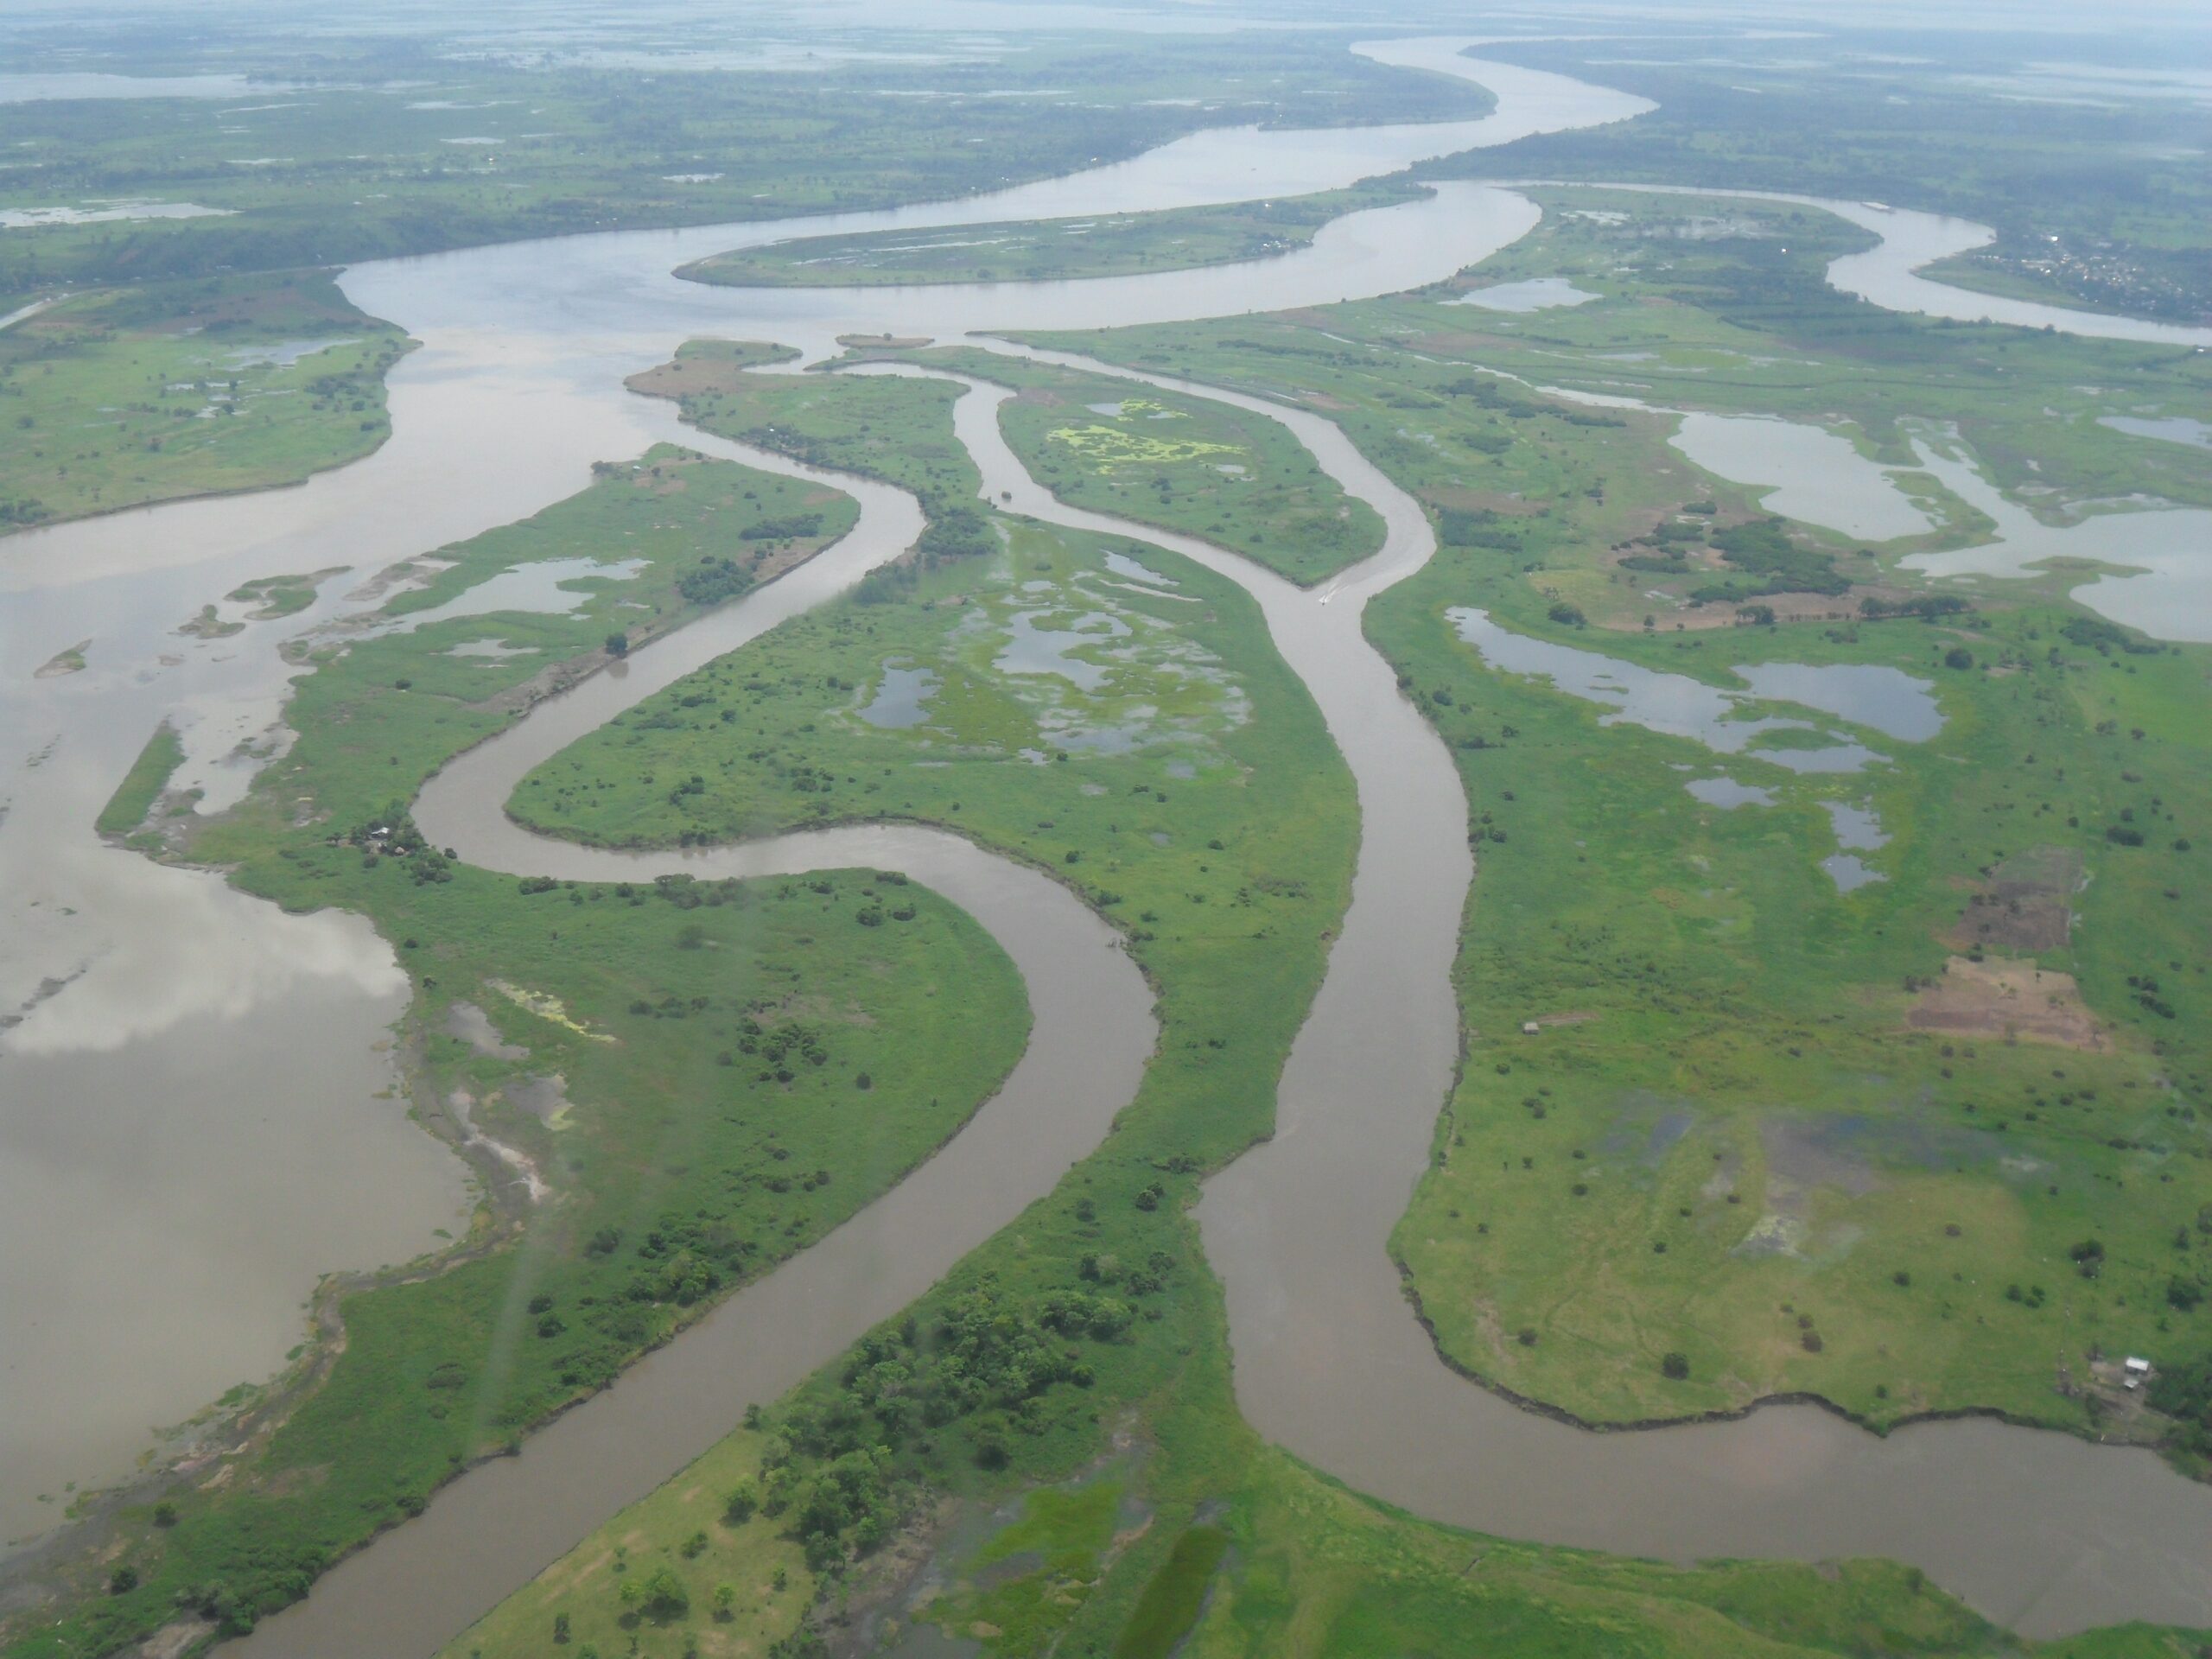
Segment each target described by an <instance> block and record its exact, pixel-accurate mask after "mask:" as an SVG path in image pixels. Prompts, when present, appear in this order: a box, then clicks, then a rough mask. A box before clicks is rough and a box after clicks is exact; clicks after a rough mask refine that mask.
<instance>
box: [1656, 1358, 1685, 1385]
mask: <svg viewBox="0 0 2212 1659" xmlns="http://www.w3.org/2000/svg"><path fill="white" fill-rule="evenodd" d="M1659 1369H1660V1370H1661V1371H1662V1373H1663V1374H1665V1375H1666V1376H1669V1377H1671V1378H1672V1379H1673V1380H1674V1381H1675V1382H1677V1383H1680V1382H1681V1380H1682V1379H1683V1378H1685V1377H1687V1376H1688V1375H1689V1374H1690V1361H1689V1356H1688V1355H1687V1354H1669V1355H1668V1356H1667V1357H1665V1358H1664V1359H1662V1360H1661V1361H1660V1362H1659Z"/></svg>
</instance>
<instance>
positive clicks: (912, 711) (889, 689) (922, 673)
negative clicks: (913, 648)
mask: <svg viewBox="0 0 2212 1659" xmlns="http://www.w3.org/2000/svg"><path fill="white" fill-rule="evenodd" d="M937 686H938V679H937V676H936V675H934V674H932V673H931V672H930V671H929V670H927V669H926V668H912V667H908V668H899V667H894V666H893V665H892V664H888V663H887V664H884V667H883V683H882V684H881V685H880V686H879V687H877V688H876V693H875V696H874V697H873V698H871V699H870V700H869V702H868V706H867V707H866V708H864V709H861V719H862V720H864V721H868V724H869V725H871V726H882V727H887V728H893V729H897V728H903V727H907V726H918V725H920V724H921V723H922V721H925V719H927V718H928V717H929V709H928V704H929V700H930V699H931V697H933V696H936V695H937Z"/></svg>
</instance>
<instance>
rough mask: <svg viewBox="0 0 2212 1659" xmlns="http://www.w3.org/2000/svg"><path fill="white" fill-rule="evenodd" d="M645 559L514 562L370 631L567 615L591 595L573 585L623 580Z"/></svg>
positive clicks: (637, 570) (403, 630)
mask: <svg viewBox="0 0 2212 1659" xmlns="http://www.w3.org/2000/svg"><path fill="white" fill-rule="evenodd" d="M647 563H649V561H647V560H645V559H609V560H607V561H606V562H605V563H601V561H600V560H598V559H594V558H574V559H541V560H539V561H537V563H534V564H518V565H516V566H515V567H514V568H513V569H509V570H502V571H500V572H499V575H496V576H493V577H492V578H491V579H490V580H489V581H487V582H478V583H477V584H476V585H475V586H474V587H473V588H468V589H467V591H465V592H463V593H460V594H455V595H454V597H453V598H451V599H449V600H448V601H446V602H445V603H444V604H442V605H436V606H433V607H431V608H429V610H423V611H410V612H408V613H405V614H404V615H403V616H400V617H397V618H396V619H395V620H392V621H390V622H385V623H379V624H378V626H377V627H376V629H375V630H374V631H375V632H378V633H380V634H383V633H412V632H415V630H416V629H417V628H420V627H427V626H429V624H431V623H433V622H450V621H452V620H454V618H455V617H461V616H492V615H496V614H497V613H499V612H501V611H537V612H545V613H551V614H554V615H558V616H567V615H569V614H571V613H573V612H574V611H575V608H576V607H578V606H579V605H582V603H583V602H584V601H586V600H588V599H589V598H590V597H591V593H590V591H589V590H588V589H587V588H579V587H576V586H575V583H577V582H582V581H585V580H586V579H588V578H594V577H595V578H597V579H599V580H601V581H603V582H627V581H628V580H629V579H630V578H631V577H632V576H634V575H637V574H638V572H639V571H640V570H642V569H645V566H646V564H647ZM456 654H460V653H458V652H457V653H456ZM468 654H470V655H484V654H486V653H483V652H470V653H468Z"/></svg>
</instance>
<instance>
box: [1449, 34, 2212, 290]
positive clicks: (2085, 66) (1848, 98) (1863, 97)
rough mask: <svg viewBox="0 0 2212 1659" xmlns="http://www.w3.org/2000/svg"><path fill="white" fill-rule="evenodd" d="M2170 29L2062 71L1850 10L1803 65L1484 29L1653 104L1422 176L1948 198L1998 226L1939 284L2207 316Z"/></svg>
mask: <svg viewBox="0 0 2212 1659" xmlns="http://www.w3.org/2000/svg"><path fill="white" fill-rule="evenodd" d="M1902 40H1903V37H1902V36H1900V35H1897V34H1895V33H1891V32H1888V31H1882V30H1870V29H1855V28H1853V26H1852V25H1851V24H1849V23H1847V22H1845V23H1841V24H1839V25H1838V26H1836V27H1834V29H1832V31H1831V33H1830V35H1829V36H1828V41H1829V47H1830V50H1829V53H1828V54H1824V55H1823V56H1822V58H1821V60H1819V61H1818V62H1817V63H1815V62H1813V61H1809V60H1808V58H1807V56H1806V54H1804V53H1802V51H1801V50H1799V49H1798V48H1797V45H1796V43H1793V42H1789V41H1778V40H1777V41H1768V42H1764V43H1759V42H1751V41H1737V42H1732V43H1731V44H1730V46H1729V48H1728V49H1727V50H1726V52H1723V53H1713V51H1712V50H1711V48H1710V42H1709V41H1707V42H1695V43H1692V42H1687V41H1684V40H1683V39H1682V38H1681V36H1679V35H1677V36H1675V37H1674V38H1671V39H1669V38H1667V36H1666V35H1664V34H1660V35H1655V36H1654V37H1653V38H1652V39H1651V40H1650V41H1646V42H1642V43H1636V44H1630V43H1627V42H1622V41H1605V42H1604V43H1603V44H1601V45H1589V44H1578V43H1574V42H1566V41H1559V42H1541V43H1540V42H1534V41H1530V42H1514V43H1510V44H1508V43H1494V45H1493V47H1485V48H1483V51H1484V54H1489V53H1491V51H1492V50H1493V49H1494V50H1495V52H1496V54H1497V55H1498V56H1501V57H1503V58H1506V59H1509V60H1511V61H1514V62H1518V63H1527V64H1529V65H1532V66H1535V67H1542V68H1548V69H1554V70H1557V71H1560V72H1562V73H1567V74H1572V75H1579V76H1582V77H1585V78H1586V79H1591V80H1595V81H1599V82H1601V83H1603V84H1604V85H1606V86H1618V87H1621V88H1623V89H1624V90H1627V91H1630V92H1639V93H1641V94H1643V96H1645V97H1647V98H1649V99H1654V100H1656V102H1657V104H1658V105H1659V107H1658V108H1657V109H1656V110H1655V111H1650V112H1649V113H1647V114H1644V115H1643V116H1640V117H1638V118H1637V119H1636V120H1635V121H1633V122H1627V123H1621V124H1615V125H1612V126H1609V127H1599V128H1593V129H1591V130H1586V131H1581V132H1565V133H1553V134H1547V135H1544V136H1541V137H1535V138H1526V139H1522V141H1520V142H1519V143H1515V144H1510V145H1504V146H1501V147H1499V148H1497V149H1480V150H1471V151H1468V152H1466V153H1465V155H1462V156H1454V157H1452V158H1450V159H1449V160H1446V161H1444V162H1437V163H1433V164H1432V165H1431V166H1430V167H1428V168H1424V169H1423V172H1424V173H1425V174H1427V175H1431V176H1446V175H1450V176H1469V175H1473V176H1483V177H1491V178H1507V179H1587V180H1606V179H1614V180H1621V181H1638V182H1649V183H1662V184H1678V185H1726V186H1734V187H1738V188H1752V189H1763V190H1785V191H1796V192H1802V193H1804V194H1813V195H1825V196H1838V197H1841V198H1844V199H1846V200H1867V199H1870V198H1871V199H1873V200H1880V201H1885V202H1890V203H1893V204H1896V205H1897V206H1900V207H1916V208H1922V209H1925V210H1928V211H1931V212H1938V213H1956V214H1961V215H1962V216H1964V217H1966V218H1968V219H1977V220H1980V222H1982V223H1984V224H1986V225H1989V226H1993V228H1994V229H1995V230H1996V232H1997V233H1998V237H1997V241H1996V243H1995V244H1994V245H1993V246H1992V247H1991V248H1990V249H1988V250H1987V251H1983V252H1980V253H1975V254H1969V255H1967V256H1964V257H1961V258H1958V259H1955V260H1950V261H1947V262H1945V263H1944V264H1943V265H1942V266H1941V267H1940V268H1939V269H1938V270H1936V272H1935V273H1934V274H1935V275H1936V276H1938V277H1940V278H1941V279H1942V280H1943V281H1946V282H1954V283H1961V284H1962V285H1964V286H1967V287H1975V288H1987V289H1991V290H1992V291H1996V292H2006V291H2013V292H2025V293H2027V294H2029V295H2031V296H2032V297H2035V298H2038V299H2042V300H2044V301H2048V302H2056V303H2058V304H2075V305H2085V306H2088V307H2091V308H2098V309H2104V310H2115V311H2123V312H2128V313H2131V314H2133V315H2143V316H2151V317H2161V318H2165V319H2168V320H2170V321H2177V322H2201V321H2203V320H2204V319H2205V318H2206V317H2207V316H2208V315H2212V260H2208V257H2207V256H2208V253H2212V249H2208V246H2207V241H2206V231H2205V227H2206V226H2207V225H2208V224H2212V211H2208V210H2212V181H2208V180H2207V178H2206V176H2205V169H2204V168H2202V166H2200V165H2198V160H2197V155H2196V150H2197V148H2198V147H2199V146H2201V145H2202V143H2203V116H2202V110H2201V109H2200V108H2198V107H2196V106H2193V105H2191V104H2190V102H2189V101H2188V100H2186V99H2179V98H2167V97H2161V96H2158V95H2157V93H2156V92H2155V90H2153V88H2154V86H2155V83H2157V82H2158V81H2160V80H2162V79H2164V78H2165V77H2166V76H2167V75H2168V74H2169V73H2171V67H2172V61H2173V59H2172V54H2173V53H2174V52H2175V51H2176V50H2177V49H2178V50H2180V51H2182V52H2183V53H2186V52H2187V51H2189V50H2190V49H2192V46H2193V43H2192V45H2182V44H2180V41H2182V40H2183V37H2182V36H2177V35H2173V34H2171V32H2169V31H2168V30H2166V29H2145V30H2120V29H2115V30H2110V31H2104V32H2102V33H2101V34H2100V35H2098V37H2097V38H2095V39H2094V41H2092V39H2090V38H2089V37H2088V36H2087V35H2085V36H2084V37H2083V39H2082V49H2081V52H2080V54H2079V55H2078V56H2076V57H2075V58H2073V59H2071V60H2069V62H2067V63H2066V64H2064V65H2063V66H2062V65H2059V64H2056V63H2054V62H2052V61H2051V60H2049V59H2047V58H2044V56H2043V54H2041V53H2040V52H2038V51H2037V49H2036V48H2035V47H2034V46H2033V45H2032V44H2031V43H2030V41H2031V37H2029V36H2024V35H2005V34H2001V33H1984V32H1978V31H1962V30H1951V31H1936V30H1931V31H1916V36H1915V38H1914V40H1913V41H1912V43H1911V44H1910V45H1909V46H1907V45H1903V44H1901V41H1902ZM1685 48H1688V49H1685ZM2138 76H2145V77H2147V78H2148V79H2147V80H2145V79H2136V78H2135V77H2138ZM1783 109H1786V110H1787V111H1788V118H1787V119H1786V120H1785V119H1781V118H1778V116H1777V111H1780V110H1783Z"/></svg>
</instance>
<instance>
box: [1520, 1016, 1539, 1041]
mask: <svg viewBox="0 0 2212 1659" xmlns="http://www.w3.org/2000/svg"><path fill="white" fill-rule="evenodd" d="M1542 1029H1543V1027H1541V1026H1540V1025H1538V1024H1537V1023H1536V1022H1535V1020H1522V1022H1521V1034H1522V1036H1523V1037H1533V1036H1535V1034H1536V1033H1538V1032H1540V1031H1541V1030H1542Z"/></svg>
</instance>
